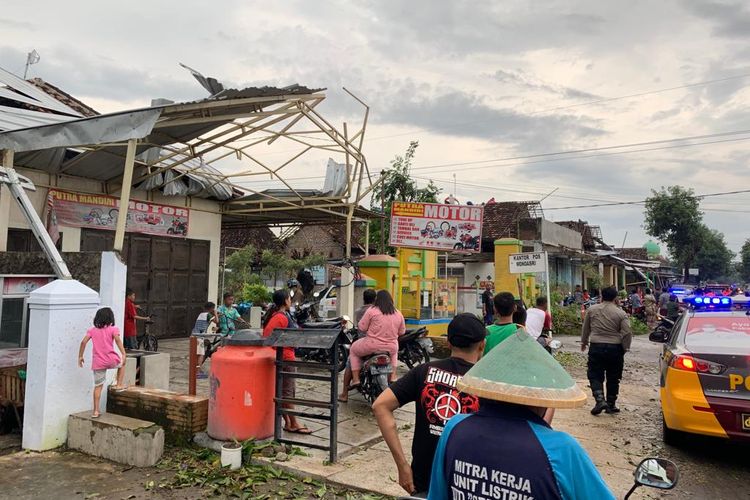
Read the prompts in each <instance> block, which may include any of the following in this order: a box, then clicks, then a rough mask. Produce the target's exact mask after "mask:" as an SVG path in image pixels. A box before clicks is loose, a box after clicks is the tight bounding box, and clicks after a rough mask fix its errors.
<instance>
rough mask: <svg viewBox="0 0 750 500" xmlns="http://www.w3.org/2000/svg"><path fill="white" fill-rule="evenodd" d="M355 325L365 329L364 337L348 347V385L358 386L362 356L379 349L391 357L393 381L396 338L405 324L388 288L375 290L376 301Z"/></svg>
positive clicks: (395, 362) (403, 329) (396, 358)
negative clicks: (349, 370) (376, 291)
mask: <svg viewBox="0 0 750 500" xmlns="http://www.w3.org/2000/svg"><path fill="white" fill-rule="evenodd" d="M357 327H358V328H359V330H360V331H366V332H367V337H365V338H363V339H359V340H357V341H355V342H354V343H353V344H352V347H351V349H350V350H349V360H350V361H351V364H352V385H351V387H352V388H356V387H359V385H360V381H359V371H360V369H361V368H362V358H363V357H365V356H367V355H369V354H374V353H376V352H381V351H382V352H387V353H388V354H389V355H390V356H391V363H392V365H393V371H392V372H391V382H392V381H393V379H394V378H395V376H396V365H397V364H398V337H399V335H403V334H404V332H405V331H406V323H405V322H404V316H403V315H402V314H401V312H400V311H399V310H398V309H396V306H395V305H394V304H393V298H392V297H391V294H390V293H389V292H388V290H379V291H378V293H377V294H376V295H375V302H374V303H373V305H372V307H371V308H369V309H368V310H367V311H366V312H365V314H364V316H362V319H361V320H360V322H359V324H358V325H357Z"/></svg>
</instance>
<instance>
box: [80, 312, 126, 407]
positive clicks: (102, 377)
mask: <svg viewBox="0 0 750 500" xmlns="http://www.w3.org/2000/svg"><path fill="white" fill-rule="evenodd" d="M89 340H90V341H91V344H92V350H91V369H92V370H93V371H94V410H93V412H92V413H91V418H98V417H99V415H100V413H99V401H100V399H101V396H102V388H103V387H104V382H106V379H107V370H111V369H114V368H117V384H116V385H114V386H113V388H114V389H123V388H124V386H123V379H124V378H125V346H124V345H123V343H122V339H121V338H120V331H119V330H118V329H117V327H116V326H115V314H114V313H113V312H112V309H110V308H109V307H103V308H101V309H99V310H98V311H96V315H95V316H94V327H93V328H90V329H89V330H88V331H87V332H86V335H84V336H83V339H81V345H80V347H79V348H78V367H79V368H83V362H84V360H83V352H84V350H85V349H86V344H88V342H89ZM113 342H114V344H115V345H117V349H118V350H119V351H120V354H119V355H118V354H117V352H116V351H115V349H114V347H113Z"/></svg>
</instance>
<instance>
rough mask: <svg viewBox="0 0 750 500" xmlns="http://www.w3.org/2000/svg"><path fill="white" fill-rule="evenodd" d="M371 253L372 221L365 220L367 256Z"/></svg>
mask: <svg viewBox="0 0 750 500" xmlns="http://www.w3.org/2000/svg"><path fill="white" fill-rule="evenodd" d="M368 255H370V221H367V222H365V257H367V256H368Z"/></svg>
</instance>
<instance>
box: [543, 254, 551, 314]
mask: <svg viewBox="0 0 750 500" xmlns="http://www.w3.org/2000/svg"><path fill="white" fill-rule="evenodd" d="M544 281H545V282H546V285H547V311H548V312H549V315H550V317H552V298H551V295H552V294H551V293H550V288H551V287H550V279H549V255H548V254H547V251H546V250H545V251H544Z"/></svg>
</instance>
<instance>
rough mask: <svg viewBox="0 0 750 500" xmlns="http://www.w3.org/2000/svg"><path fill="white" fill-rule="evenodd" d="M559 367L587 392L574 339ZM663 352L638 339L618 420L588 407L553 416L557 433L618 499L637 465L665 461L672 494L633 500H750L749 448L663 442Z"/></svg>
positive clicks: (643, 492)
mask: <svg viewBox="0 0 750 500" xmlns="http://www.w3.org/2000/svg"><path fill="white" fill-rule="evenodd" d="M563 342H564V349H563V351H564V353H563V355H562V357H563V362H564V364H565V365H566V367H567V368H568V371H569V372H570V373H571V374H572V375H573V376H574V378H576V379H577V380H578V382H579V384H580V385H581V387H585V388H586V390H587V391H588V387H587V382H586V368H585V359H586V358H585V355H583V354H581V353H580V343H579V342H578V339H577V338H574V337H570V338H564V339H563ZM661 349H662V346H661V345H660V344H654V343H651V342H649V341H648V339H647V338H645V337H643V336H641V337H636V338H635V339H634V342H633V346H632V350H631V352H630V353H628V354H627V355H626V359H625V373H624V376H623V381H622V387H621V390H620V400H619V402H618V403H619V406H620V407H621V409H622V412H621V413H620V414H619V415H605V414H602V415H600V416H598V417H594V416H592V415H590V414H589V413H588V410H589V409H590V408H589V406H590V405H587V406H586V407H584V408H581V409H578V410H575V411H572V412H571V411H565V412H560V414H559V418H558V416H557V415H556V418H555V423H554V425H555V427H557V428H560V429H562V430H565V431H567V432H570V433H571V434H573V435H574V436H576V438H577V439H578V440H579V441H580V442H581V443H582V444H583V446H584V447H585V448H586V450H587V451H588V452H589V453H590V454H591V456H592V458H593V460H594V462H595V463H596V464H597V466H598V467H599V470H600V471H601V472H602V474H603V475H604V477H605V480H606V481H607V483H608V484H609V485H610V487H611V488H612V490H613V492H614V493H615V495H616V496H618V497H619V498H622V496H623V495H624V494H625V493H626V492H627V489H628V487H629V485H630V484H632V483H630V478H632V476H630V475H629V474H623V472H625V471H627V472H629V471H632V470H633V469H634V468H635V464H637V463H638V462H639V461H640V460H641V459H643V458H646V457H653V456H657V457H663V458H667V459H670V460H672V461H674V462H675V463H676V464H677V466H678V467H679V469H680V477H679V483H678V485H677V487H676V488H675V489H674V490H670V491H660V490H655V489H651V488H640V489H639V490H637V491H636V493H634V494H633V496H632V498H696V499H703V498H717V499H718V498H721V499H734V498H744V499H747V498H750V487H749V486H748V484H750V483H748V478H749V477H750V475H748V473H750V455H749V454H748V452H749V451H750V447H747V446H742V445H737V444H734V443H728V442H725V441H724V440H717V439H709V438H702V437H699V436H690V439H688V440H687V442H686V443H685V444H684V445H682V446H680V447H679V448H677V447H671V446H666V445H664V444H663V442H662V439H661V412H660V406H659V393H658V388H659V385H658V381H659V378H658V358H659V354H660V353H661Z"/></svg>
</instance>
